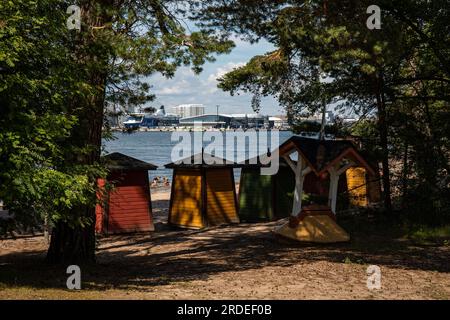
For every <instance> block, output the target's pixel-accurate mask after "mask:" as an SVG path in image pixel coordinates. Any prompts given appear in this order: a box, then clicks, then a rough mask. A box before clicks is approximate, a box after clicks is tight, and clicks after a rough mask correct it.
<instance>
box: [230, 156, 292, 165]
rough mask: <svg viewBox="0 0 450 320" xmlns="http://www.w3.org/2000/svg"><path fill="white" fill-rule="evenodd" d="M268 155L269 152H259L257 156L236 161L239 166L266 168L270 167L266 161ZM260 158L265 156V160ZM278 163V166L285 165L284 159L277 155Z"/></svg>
mask: <svg viewBox="0 0 450 320" xmlns="http://www.w3.org/2000/svg"><path fill="white" fill-rule="evenodd" d="M268 156H270V154H265V153H264V154H260V155H259V156H256V157H253V158H250V159H245V160H244V161H241V162H239V163H238V166H239V168H267V167H270V163H267V157H268ZM261 158H265V161H263V162H262V161H261ZM279 165H280V166H287V165H288V164H287V163H286V160H284V159H283V158H281V157H279Z"/></svg>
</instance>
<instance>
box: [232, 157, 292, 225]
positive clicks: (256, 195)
mask: <svg viewBox="0 0 450 320" xmlns="http://www.w3.org/2000/svg"><path fill="white" fill-rule="evenodd" d="M259 159H260V157H258V158H257V159H256V161H251V160H247V161H245V162H243V163H240V167H241V168H242V170H241V178H240V182H239V219H240V220H241V222H260V221H273V220H278V219H281V218H285V217H288V216H289V214H290V212H291V208H292V196H293V193H294V187H295V175H294V172H293V171H292V170H291V168H290V167H289V166H288V165H287V163H286V162H285V160H284V159H280V160H279V169H278V172H277V173H276V174H274V175H263V174H261V168H262V167H264V166H265V165H263V164H261V161H260V160H259Z"/></svg>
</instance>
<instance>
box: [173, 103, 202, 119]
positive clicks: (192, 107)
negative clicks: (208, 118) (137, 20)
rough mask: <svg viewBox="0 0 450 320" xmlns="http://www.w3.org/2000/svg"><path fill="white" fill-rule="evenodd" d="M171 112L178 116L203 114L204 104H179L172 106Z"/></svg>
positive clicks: (186, 116) (185, 116)
mask: <svg viewBox="0 0 450 320" xmlns="http://www.w3.org/2000/svg"><path fill="white" fill-rule="evenodd" d="M172 112H173V113H174V114H176V115H178V116H179V117H180V118H188V117H197V116H202V115H204V114H205V106H204V105H202V104H180V105H179V106H176V107H173V108H172Z"/></svg>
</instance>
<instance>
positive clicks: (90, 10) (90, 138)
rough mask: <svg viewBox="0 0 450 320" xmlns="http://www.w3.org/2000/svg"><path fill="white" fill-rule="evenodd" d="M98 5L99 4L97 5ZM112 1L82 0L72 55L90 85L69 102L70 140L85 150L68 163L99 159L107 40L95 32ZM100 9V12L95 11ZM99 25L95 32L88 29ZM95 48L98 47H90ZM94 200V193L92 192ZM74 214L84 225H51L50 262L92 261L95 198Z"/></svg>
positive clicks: (85, 163)
mask: <svg viewBox="0 0 450 320" xmlns="http://www.w3.org/2000/svg"><path fill="white" fill-rule="evenodd" d="M97 5H98V6H97ZM111 5H112V0H97V1H85V2H84V5H82V6H81V12H82V22H84V23H83V28H85V30H82V32H81V33H80V35H79V42H80V45H79V46H77V49H76V52H75V54H76V55H77V56H78V57H79V59H78V61H80V69H81V70H83V71H86V70H87V71H88V72H87V73H86V74H87V76H86V79H84V81H85V82H86V83H88V84H89V86H90V87H91V88H92V89H91V91H90V94H89V95H88V96H87V97H82V96H80V97H79V99H76V101H74V102H73V103H72V114H75V115H76V116H77V118H78V124H77V125H76V126H75V127H74V128H73V131H72V134H71V138H70V143H71V145H72V146H74V147H75V148H80V149H82V148H86V147H88V148H89V150H88V151H87V152H85V153H76V154H74V153H70V154H68V155H66V158H65V162H66V165H67V166H69V167H70V166H74V165H82V166H92V165H94V164H96V163H97V162H98V161H99V160H100V153H101V137H102V125H103V110H104V102H105V91H106V78H107V65H108V58H109V57H108V50H107V47H108V43H106V42H105V41H106V40H105V39H104V38H103V39H102V37H99V36H98V34H96V32H102V31H101V30H102V28H103V27H104V26H105V24H106V23H107V22H110V21H111V20H112V17H111V16H110V14H108V13H107V9H109V8H110V6H111ZM99 8H100V10H101V11H98V9H99ZM92 27H99V29H98V31H97V30H94V29H91V28H92ZM91 48H97V50H95V51H94V50H91ZM90 178H91V183H92V184H93V185H95V183H96V180H97V177H95V176H92V177H90ZM92 198H93V199H95V195H92ZM70 215H71V216H73V217H83V218H88V219H89V221H90V222H91V223H90V224H89V225H87V226H84V227H83V226H75V227H73V226H71V225H69V224H68V223H66V222H64V221H59V222H58V223H57V224H56V226H55V227H54V228H53V231H52V236H51V241H50V247H49V250H48V252H47V260H48V261H49V262H51V263H63V262H64V263H74V262H77V263H80V262H82V263H92V262H95V200H93V201H92V204H91V205H87V206H84V207H77V208H73V209H72V210H71V212H70Z"/></svg>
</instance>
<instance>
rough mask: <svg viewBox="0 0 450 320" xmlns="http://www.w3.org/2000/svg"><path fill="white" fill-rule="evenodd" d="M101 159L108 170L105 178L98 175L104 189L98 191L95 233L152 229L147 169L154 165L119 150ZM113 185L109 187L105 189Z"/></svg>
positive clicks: (154, 167)
mask: <svg viewBox="0 0 450 320" xmlns="http://www.w3.org/2000/svg"><path fill="white" fill-rule="evenodd" d="M103 159H104V160H105V162H106V166H107V168H108V170H109V174H108V177H107V181H105V180H103V179H99V181H98V184H99V187H100V188H101V189H102V190H103V191H104V192H101V193H102V194H99V195H98V198H99V200H100V201H99V202H100V203H99V204H97V206H96V223H95V230H96V232H97V233H103V234H111V233H128V232H145V231H153V230H154V226H153V219H152V207H151V198H150V186H149V178H148V170H156V168H157V166H155V165H153V164H151V163H147V162H144V161H141V160H138V159H135V158H132V157H129V156H127V155H124V154H122V153H118V152H115V153H111V154H109V155H107V156H105V157H103ZM110 186H112V189H111V190H110V191H106V190H107V189H109V188H110Z"/></svg>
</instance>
